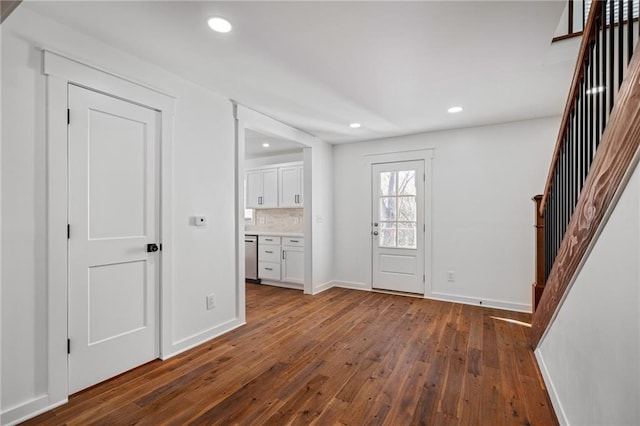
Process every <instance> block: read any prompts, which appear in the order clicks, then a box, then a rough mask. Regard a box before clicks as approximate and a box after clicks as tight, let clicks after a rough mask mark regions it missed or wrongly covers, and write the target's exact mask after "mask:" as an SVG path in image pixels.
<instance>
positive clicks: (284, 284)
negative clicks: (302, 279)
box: [260, 280, 304, 290]
mask: <svg viewBox="0 0 640 426" xmlns="http://www.w3.org/2000/svg"><path fill="white" fill-rule="evenodd" d="M260 284H261V285H270V286H273V287H282V288H290V289H292V290H304V284H296V283H287V282H284V281H265V280H261V281H260Z"/></svg>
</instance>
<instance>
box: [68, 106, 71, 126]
mask: <svg viewBox="0 0 640 426" xmlns="http://www.w3.org/2000/svg"><path fill="white" fill-rule="evenodd" d="M67 124H71V110H70V109H69V108H67Z"/></svg>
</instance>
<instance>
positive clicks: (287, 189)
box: [278, 165, 304, 207]
mask: <svg viewBox="0 0 640 426" xmlns="http://www.w3.org/2000/svg"><path fill="white" fill-rule="evenodd" d="M303 170H304V169H303V167H302V166H301V165H296V166H290V167H280V168H279V169H278V172H279V174H280V199H279V202H278V205H279V206H280V207H302V206H303V197H302V195H303V194H302V192H303V191H302V189H303V187H304V185H303V182H302V179H303V176H304V173H303Z"/></svg>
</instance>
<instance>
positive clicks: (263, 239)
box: [258, 236, 304, 285]
mask: <svg viewBox="0 0 640 426" xmlns="http://www.w3.org/2000/svg"><path fill="white" fill-rule="evenodd" d="M258 278H260V279H262V280H266V281H269V282H273V281H275V282H276V284H277V283H278V282H281V283H283V285H284V284H287V283H290V284H304V238H302V237H278V236H275V237H274V236H260V237H258Z"/></svg>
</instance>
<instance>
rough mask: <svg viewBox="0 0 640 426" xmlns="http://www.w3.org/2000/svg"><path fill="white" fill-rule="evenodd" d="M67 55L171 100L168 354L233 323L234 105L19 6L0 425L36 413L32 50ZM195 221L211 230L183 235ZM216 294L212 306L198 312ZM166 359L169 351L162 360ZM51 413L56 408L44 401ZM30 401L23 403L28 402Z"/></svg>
mask: <svg viewBox="0 0 640 426" xmlns="http://www.w3.org/2000/svg"><path fill="white" fill-rule="evenodd" d="M38 48H46V49H51V50H54V51H58V52H60V53H62V54H66V55H68V56H70V57H73V58H76V59H78V60H80V61H82V62H85V63H88V64H91V65H95V66H98V67H101V68H104V69H106V70H109V71H112V72H114V73H116V74H120V75H123V76H125V77H127V78H131V79H133V80H137V81H140V82H143V83H145V84H147V85H150V86H152V87H156V88H158V89H160V90H162V91H164V92H166V93H169V94H171V95H173V96H175V97H176V111H175V119H174V139H173V187H172V192H173V212H172V213H173V218H174V223H173V234H174V235H173V237H174V247H173V249H174V250H173V252H174V257H173V259H169V261H172V262H173V277H171V278H172V282H173V285H174V287H173V291H172V294H173V303H172V313H171V321H170V323H171V324H172V327H171V328H172V330H171V333H172V342H171V343H172V345H171V347H172V350H173V351H174V352H177V351H180V350H183V349H185V348H187V347H190V346H192V345H195V344H197V343H199V342H202V341H204V340H206V339H208V338H211V337H213V336H215V335H217V334H219V333H221V332H223V331H225V330H227V329H229V328H231V327H233V326H235V325H237V324H238V322H237V318H236V315H237V312H236V302H237V295H236V290H235V289H236V283H235V270H234V264H235V252H234V251H233V250H232V249H230V248H231V247H234V246H235V245H236V244H237V242H236V238H235V233H234V223H235V217H234V209H233V205H234V197H235V192H234V191H235V189H234V188H233V185H229V184H228V182H229V177H230V176H233V173H234V128H233V116H232V107H231V104H230V102H229V101H227V100H226V99H224V98H222V97H220V96H218V95H216V94H214V93H212V92H210V91H208V90H206V89H204V88H202V87H199V86H196V85H194V84H192V83H190V82H187V81H185V80H182V79H180V78H178V77H176V76H174V75H172V74H170V73H168V72H166V71H164V70H162V69H160V68H158V67H155V66H153V65H150V64H148V63H145V62H142V61H140V60H139V59H137V58H135V57H132V56H130V55H127V54H125V53H123V52H121V51H118V50H116V49H113V48H110V47H109V46H108V45H105V44H103V43H101V42H99V41H97V40H95V39H92V38H89V37H86V36H84V35H82V34H79V33H77V32H75V31H73V30H71V29H69V28H67V27H64V26H61V25H59V24H57V23H55V22H53V21H51V20H49V19H47V18H44V17H42V16H39V15H37V14H35V13H33V12H31V11H29V10H28V8H23V7H20V8H18V9H17V10H16V11H15V12H14V13H13V14H12V16H11V17H10V18H9V19H8V20H7V21H5V23H4V24H3V25H2V89H3V90H2V106H3V108H2V121H3V124H4V126H3V127H2V168H1V175H2V176H1V178H2V189H1V190H2V192H1V193H2V198H3V199H2V230H3V232H2V259H1V261H2V265H3V268H2V277H1V284H2V311H1V315H2V318H1V319H2V356H1V360H2V373H3V374H2V400H1V406H2V411H3V418H2V421H3V422H9V421H12V420H13V419H16V418H17V417H16V416H19V415H21V414H23V413H30V414H32V413H33V411H34V410H37V409H40V408H45V407H44V406H42V407H41V406H40V405H38V404H36V405H33V401H35V400H38V401H40V399H39V398H40V397H41V396H42V395H46V393H47V362H46V361H47V353H46V342H47V324H46V321H45V320H46V315H47V310H46V298H47V283H46V276H45V271H46V269H45V261H46V251H45V247H46V244H45V235H46V232H47V230H46V228H45V226H46V220H45V219H46V203H45V196H46V192H45V190H46V169H45V160H46V155H45V154H46V151H45V149H46V138H45V77H44V76H43V74H42V72H41V70H42V63H41V57H42V56H41V53H40V52H39V51H38ZM194 214H204V215H207V216H208V217H209V224H210V225H209V227H207V228H204V229H203V228H195V227H192V226H190V224H189V217H190V216H192V215H194ZM209 293H215V294H216V296H217V299H218V303H217V308H216V309H215V310H213V311H206V309H205V295H207V294H209ZM165 355H167V354H165ZM48 403H49V404H53V403H55V401H48ZM30 404H31V405H30Z"/></svg>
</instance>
